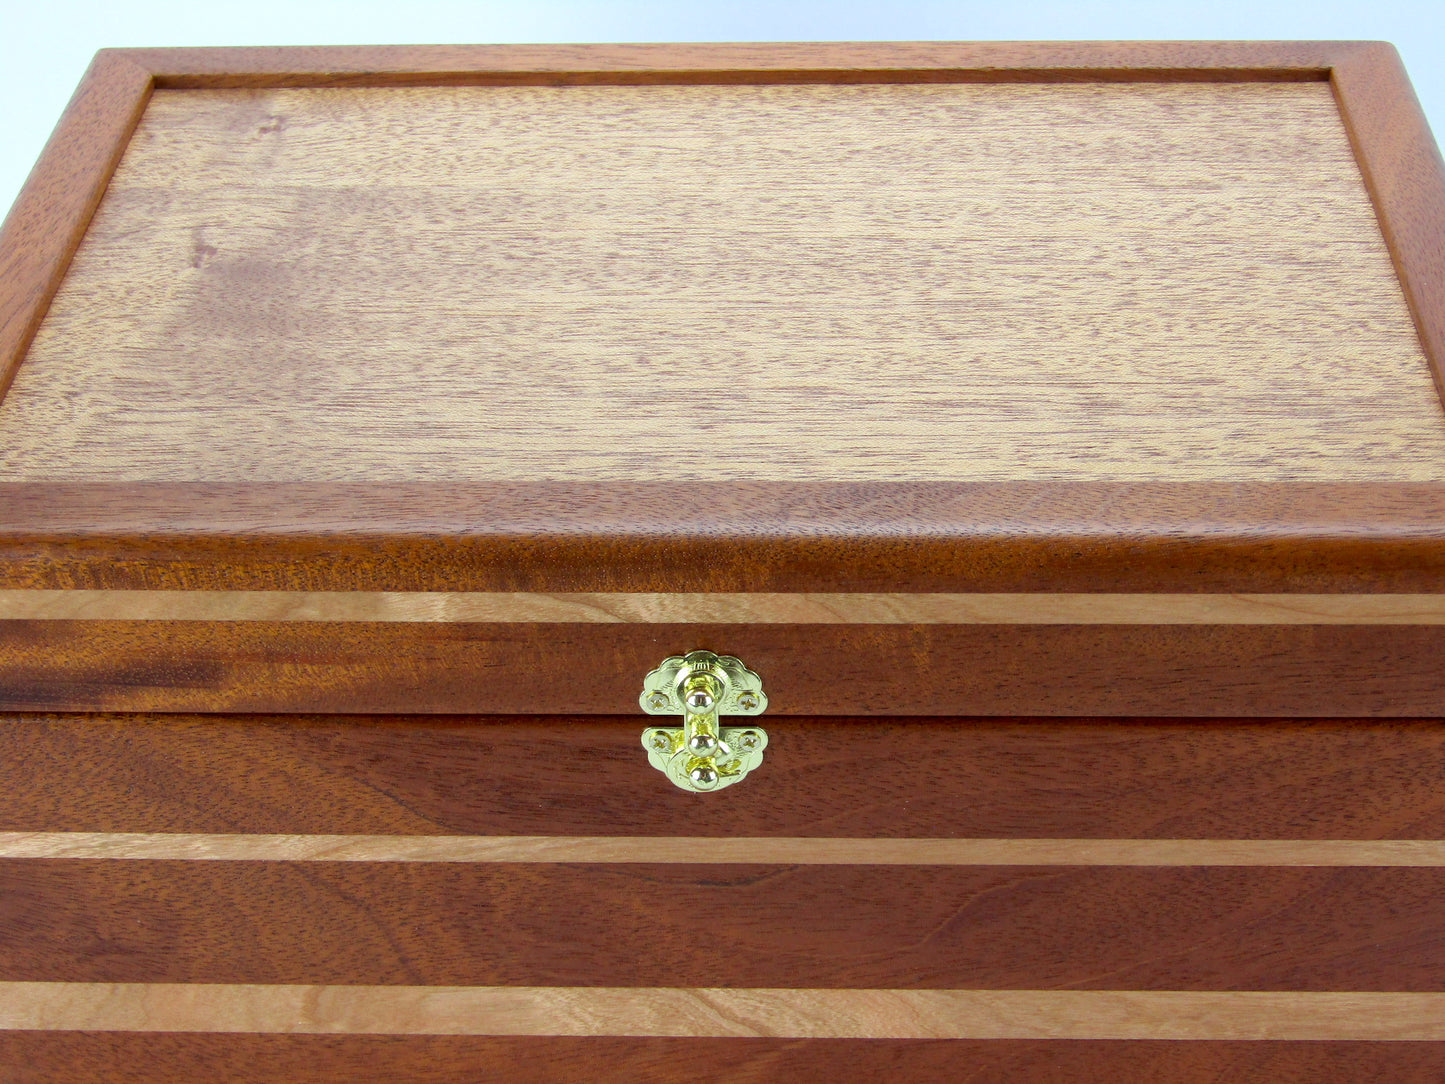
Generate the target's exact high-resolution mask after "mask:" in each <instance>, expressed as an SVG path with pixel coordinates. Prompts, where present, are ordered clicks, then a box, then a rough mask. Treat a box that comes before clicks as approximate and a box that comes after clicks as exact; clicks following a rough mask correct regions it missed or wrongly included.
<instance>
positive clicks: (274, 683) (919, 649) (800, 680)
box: [0, 620, 1445, 718]
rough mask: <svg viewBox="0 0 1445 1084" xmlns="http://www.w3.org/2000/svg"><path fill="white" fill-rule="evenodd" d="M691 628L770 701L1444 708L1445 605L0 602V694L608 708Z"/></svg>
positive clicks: (823, 709)
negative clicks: (326, 613)
mask: <svg viewBox="0 0 1445 1084" xmlns="http://www.w3.org/2000/svg"><path fill="white" fill-rule="evenodd" d="M697 648H707V649H710V650H713V651H717V652H718V653H720V654H727V655H737V656H738V657H740V658H742V659H743V660H745V661H746V662H747V664H748V666H749V667H751V668H752V669H753V670H754V671H756V672H757V673H758V674H760V675H762V678H763V681H764V683H765V687H766V689H767V692H768V697H769V709H768V711H769V718H776V717H778V716H788V715H849V716H856V715H886V716H897V715H927V716H958V715H1040V716H1070V715H1073V716H1097V715H1132V716H1161V715H1194V716H1216V717H1229V716H1241V715H1251V716H1274V717H1280V716H1294V717H1306V718H1308V717H1311V716H1341V717H1360V716H1371V715H1383V716H1404V717H1409V716H1433V715H1438V714H1440V713H1441V712H1442V711H1445V706H1442V705H1445V670H1442V668H1441V666H1440V659H1441V658H1442V657H1445V625H1415V624H1411V625H1280V624H1269V625H1018V624H1014V625H986V624H979V625H961V624H948V625H942V624H923V625H882V624H870V625H843V624H831V625H812V626H808V629H807V632H806V634H804V633H803V632H801V631H800V629H799V627H798V626H796V625H785V624H698V623H688V624H663V623H658V624H637V623H628V624H585V623H575V622H534V623H516V622H511V623H508V622H502V623H483V622H470V623H438V622H354V621H353V622H347V621H98V620H97V621H85V620H81V621H74V620H53V621H0V710H9V711H86V712H90V711H158V712H181V711H196V712H274V713H295V712H327V713H384V712H398V713H400V712H405V713H421V714H428V713H437V714H456V713H552V714H568V715H578V714H619V715H620V714H626V713H635V712H637V711H638V706H637V698H638V694H639V691H640V682H641V681H642V678H643V676H644V675H646V674H647V673H648V672H649V671H651V670H652V669H653V668H654V667H656V666H657V665H658V663H659V662H661V661H662V659H663V658H664V657H665V656H668V655H674V654H680V653H682V652H685V651H690V650H694V649H697ZM579 660H585V666H586V669H587V677H586V680H584V681H578V680H572V679H568V680H542V681H538V680H525V681H524V680H519V679H518V675H520V674H570V673H572V672H573V671H574V670H575V668H576V667H577V665H578V663H579ZM844 674H846V680H840V675H844ZM1323 674H1328V675H1329V678H1328V680H1322V678H1321V675H1323Z"/></svg>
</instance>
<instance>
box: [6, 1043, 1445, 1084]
mask: <svg viewBox="0 0 1445 1084" xmlns="http://www.w3.org/2000/svg"><path fill="white" fill-rule="evenodd" d="M700 1065H702V1066H706V1067H707V1069H708V1071H709V1072H711V1073H713V1074H715V1075H716V1076H717V1077H719V1078H722V1079H726V1080H728V1081H730V1082H736V1084H772V1082H774V1081H778V1080H788V1081H798V1082H803V1084H831V1082H834V1081H838V1080H848V1079H854V1080H863V1079H866V1080H882V1079H887V1080H891V1081H898V1082H901V1084H934V1082H936V1081H940V1080H948V1079H952V1078H954V1077H955V1076H956V1075H957V1073H958V1072H959V1067H960V1066H966V1067H967V1072H968V1073H969V1078H968V1079H969V1081H970V1084H1019V1082H1020V1081H1060V1080H1101V1079H1106V1078H1110V1077H1112V1078H1116V1079H1120V1080H1129V1081H1134V1080H1167V1081H1170V1082H1171V1084H1217V1082H1218V1081H1220V1080H1268V1081H1271V1082H1274V1084H1318V1082H1319V1081H1322V1080H1351V1081H1355V1080H1361V1081H1363V1080H1389V1081H1392V1082H1395V1084H1438V1081H1439V1079H1440V1077H1441V1075H1442V1074H1445V1044H1442V1043H1431V1042H1409V1041H1395V1042H1384V1043H1381V1042H1339V1041H1304V1042H1301V1041H1294V1042H1288V1041H1286V1042H1281V1041H1277V1040H1276V1041H1271V1040H1253V1041H1233V1042H1230V1041H1219V1040H1215V1041H1210V1040H1193V1041H1189V1042H1180V1041H1177V1040H1146V1039H1133V1040H1123V1041H1121V1040H1108V1039H1081V1040H1069V1039H1034V1040H1030V1039H1017V1040H1008V1039H982V1040H966V1039H949V1040H926V1039H919V1040H901V1039H895V1040H889V1039H751V1038H736V1037H734V1038H727V1039H701V1038H696V1037H691V1038H684V1039H677V1038H671V1039H669V1038H615V1037H614V1038H602V1037H587V1038H567V1037H560V1036H552V1037H546V1038H537V1037H513V1036H487V1037H481V1036H380V1035H280V1034H270V1035H257V1034H237V1033H231V1034H226V1035H217V1034H215V1033H209V1034H208V1033H203V1032H189V1033H185V1032H183V1033H175V1032H171V1033H162V1032H74V1031H69V1032H58V1031H28V1032H26V1031H0V1070H3V1071H4V1072H6V1073H7V1074H8V1075H7V1077H6V1079H7V1080H11V1081H13V1082H14V1084H57V1082H64V1084H69V1082H72V1081H77V1082H78V1081H95V1080H98V1079H102V1078H103V1079H104V1080H106V1081H107V1084H195V1081H197V1080H206V1081H214V1082H218V1084H230V1082H238V1084H242V1082H243V1084H295V1082H296V1081H297V1080H305V1081H306V1082H307V1084H353V1082H354V1081H356V1080H361V1079H367V1078H371V1079H381V1078H392V1079H405V1080H408V1081H416V1082H418V1084H476V1082H477V1081H478V1080H492V1079H505V1080H506V1081H508V1082H509V1084H555V1082H556V1081H558V1080H586V1081H590V1082H594V1084H637V1082H638V1081H639V1080H646V1081H649V1082H656V1084H691V1082H693V1081H695V1080H696V1079H697V1076H698V1071H699V1070H698V1067H699V1066H700Z"/></svg>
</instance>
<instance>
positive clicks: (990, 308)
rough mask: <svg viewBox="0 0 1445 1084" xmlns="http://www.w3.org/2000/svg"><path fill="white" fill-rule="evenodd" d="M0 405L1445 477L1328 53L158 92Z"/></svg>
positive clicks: (395, 447)
mask: <svg viewBox="0 0 1445 1084" xmlns="http://www.w3.org/2000/svg"><path fill="white" fill-rule="evenodd" d="M761 132H766V133H768V135H767V137H766V138H765V139H761V140H760V139H759V138H758V133H761ZM1040 132H1047V133H1049V136H1048V137H1047V138H1043V139H1041V138H1039V134H1038V133H1040ZM844 148H846V150H844ZM720 149H725V153H720ZM723 238H725V239H726V241H725V243H723V244H720V243H719V241H720V239H723ZM138 311H140V312H144V313H145V314H146V316H145V318H144V319H142V320H138V319H136V315H135V314H136V313H137V312H138ZM763 327H765V328H766V333H760V331H761V328H763ZM1021 358H1032V359H1039V361H1038V362H1037V363H1035V364H1032V365H1022V366H1021V365H1020V359H1021ZM669 385H676V386H678V387H689V388H693V387H715V388H716V389H717V392H716V395H715V396H706V395H685V396H681V397H677V396H672V395H666V394H663V395H659V394H658V391H659V389H660V388H664V387H667V386H669ZM398 418H405V419H406V421H405V424H397V419H398ZM0 430H3V432H4V434H5V438H4V441H3V444H0V479H4V480H8V481H41V480H45V481H52V480H59V479H66V480H79V481H109V482H152V481H183V482H193V483H194V482H211V483H214V482H235V481H247V482H249V483H251V484H264V483H269V482H277V481H285V482H338V481H346V482H362V481H365V482H373V483H377V484H385V483H391V482H417V481H446V480H451V479H457V480H466V481H481V480H493V479H495V480H515V481H517V482H526V481H528V480H530V479H533V478H538V477H542V478H552V479H577V480H587V481H592V482H596V481H638V480H642V481H652V480H656V479H658V478H668V479H672V478H675V479H679V480H682V479H690V480H692V481H694V482H697V483H700V484H705V483H708V482H713V483H726V482H728V481H732V480H737V479H758V478H764V479H782V480H790V481H798V480H816V481H845V482H848V481H861V480H876V481H910V482H925V481H932V480H947V481H956V480H973V481H985V480H1036V479H1073V480H1087V481H1100V480H1116V479H1117V480H1130V481H1138V480H1160V481H1174V480H1192V481H1217V480H1228V481H1234V482H1247V481H1286V480H1288V481H1310V480H1314V481H1343V480H1350V481H1363V480H1371V481H1441V480H1445V416H1442V412H1441V408H1440V402H1439V399H1438V397H1437V396H1436V394H1435V391H1434V389H1433V387H1432V385H1431V382H1430V377H1429V366H1428V363H1427V361H1426V359H1425V357H1424V355H1423V353H1422V352H1421V349H1420V345H1419V342H1418V340H1417V337H1416V335H1415V332H1414V329H1413V326H1412V324H1411V321H1410V317H1409V313H1408V311H1407V307H1406V305H1405V303H1404V298H1403V295H1402V294H1401V291H1400V285H1399V283H1398V281H1397V279H1396V278H1395V275H1394V272H1393V269H1392V266H1391V263H1390V259H1389V256H1388V252H1387V249H1386V246H1385V243H1384V240H1383V238H1382V236H1381V234H1380V230H1379V226H1378V224H1377V222H1376V220H1375V216H1374V214H1373V211H1372V208H1371V206H1370V201H1369V198H1368V195H1367V193H1366V191H1365V188H1364V185H1363V183H1362V180H1361V176H1360V172H1359V169H1358V167H1357V165H1356V164H1355V160H1354V157H1353V155H1352V153H1351V150H1350V146H1349V142H1348V139H1347V137H1346V134H1345V130H1344V127H1343V125H1342V123H1341V121H1340V118H1339V114H1338V110H1337V107H1336V105H1335V100H1334V97H1333V95H1332V93H1331V91H1330V88H1329V86H1328V85H1327V84H1325V83H1319V82H1313V83H1285V84H1281V83H1230V84H1222V83H1200V84H1181V83H1165V84H1156V83H1134V84H1107V83H1086V84H1079V85H1072V86H1064V85H1058V84H1007V85H999V84H991V85H977V84H952V85H933V84H928V85H922V84H915V85H881V86H871V87H870V86H761V87H742V86H739V87H726V88H720V87H569V88H545V87H512V88H499V87H435V88H373V89H347V90H321V89H277V90H270V91H239V90H217V91H197V90H191V91H176V90H171V91H165V90H163V91H157V92H156V93H155V95H154V96H153V97H152V99H151V101H150V104H149V106H148V107H147V110H146V113H145V116H144V118H143V119H142V121H141V124H140V126H139V128H138V129H137V130H136V133H135V135H134V136H133V138H132V140H131V143H130V146H129V148H128V150H127V152H126V155H125V158H124V160H123V161H122V163H121V165H120V167H119V169H118V170H117V171H116V173H115V175H114V177H113V178H112V180H111V183H110V187H109V189H108V192H107V195H106V197H105V201H104V202H103V204H102V206H101V208H100V210H99V212H98V213H97V215H96V217H95V218H94V220H93V221H92V224H91V226H90V228H89V230H88V232H87V234H86V238H85V241H84V243H83V244H82V245H81V247H80V250H79V252H78V253H77V255H76V258H75V261H74V262H73V264H72V267H71V270H70V273H69V275H68V276H67V278H66V281H65V284H64V286H63V287H62V288H61V290H60V292H59V294H58V295H57V297H56V299H55V301H54V302H53V303H52V305H51V308H50V312H49V315H48V316H47V317H46V320H45V323H44V324H43V326H42V328H41V330H40V332H39V333H38V335H37V337H36V339H35V341H34V344H33V345H32V346H31V349H30V352H29V355H28V357H27V360H26V363H25V365H24V367H23V369H22V370H21V372H20V375H19V376H18V377H17V379H16V382H15V384H14V386H13V387H12V388H11V391H10V394H9V395H8V397H7V398H6V399H5V401H4V404H3V408H0Z"/></svg>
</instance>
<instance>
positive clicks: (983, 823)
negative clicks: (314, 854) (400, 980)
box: [0, 715, 1445, 841]
mask: <svg viewBox="0 0 1445 1084" xmlns="http://www.w3.org/2000/svg"><path fill="white" fill-rule="evenodd" d="M766 721H767V727H768V732H769V736H770V739H771V740H770V744H769V747H768V754H767V759H766V762H765V763H764V765H763V767H762V768H761V769H759V771H758V772H757V773H755V774H754V775H753V777H752V778H750V779H749V780H748V781H747V783H746V784H745V785H742V786H738V787H734V788H732V789H730V790H729V791H728V792H727V793H726V795H723V796H719V797H722V798H723V799H724V805H725V806H726V816H725V817H705V818H701V819H700V818H698V817H697V816H696V813H697V809H698V802H697V798H696V796H695V795H691V794H685V793H683V792H682V791H679V790H677V789H676V788H674V787H672V786H670V785H669V784H667V782H666V781H665V780H664V779H662V778H661V777H660V776H659V775H658V773H657V772H655V771H654V770H653V769H652V768H651V767H650V766H649V765H648V764H647V760H646V757H645V756H644V755H643V752H642V748H641V745H640V744H639V741H638V736H639V734H640V728H641V723H642V717H640V716H632V717H617V718H599V717H595V716H594V717H576V716H565V717H554V718H548V717H520V718H519V717H511V718H506V717H492V718H486V717H470V718H442V717H437V716H430V717H415V716H413V717H393V718H387V717H377V716H366V717H344V716H343V717H305V716H292V717H280V718H278V717H264V716H239V717H238V716H228V717H217V716H173V715H163V716H150V717H146V716H125V715H121V716H53V715H50V716H13V715H12V716H8V717H0V752H3V755H0V830H5V831H13V832H67V833H69V832H106V833H115V832H163V833H205V834H216V833H234V832H240V833H261V834H285V835H308V834H311V835H314V834H323V835H329V834H335V833H343V832H344V833H364V834H374V835H388V836H397V835H412V836H417V835H420V836H434V835H453V836H455V835H462V836H477V835H481V836H498V835H503V836H541V835H550V836H589V835H597V834H605V835H608V836H627V837H659V836H667V835H671V834H676V833H678V832H680V831H684V830H685V831H686V833H687V834H689V835H704V836H709V837H714V838H716V837H722V838H727V837H730V836H742V837H754V838H757V837H797V836H808V837H813V838H815V839H818V840H820V841H821V840H825V839H830V838H843V839H848V838H859V837H873V838H882V839H899V838H920V837H923V838H928V837H934V838H937V837H945V838H953V839H970V838H971V839H979V838H982V839H1000V838H1003V839H1038V838H1064V839H1095V840H1116V839H1155V840H1161V839H1162V840H1180V839H1196V840H1197V839H1206V840H1207V839H1233V840H1242V839H1252V840H1269V839H1293V840H1324V841H1327V840H1358V841H1380V840H1427V841H1428V840H1440V839H1445V723H1442V722H1440V721H1438V720H1416V721H1379V720H1365V719H1344V720H1313V721H1300V720H1288V721H1285V720H1209V721H1204V722H1201V721H1190V720H1160V719H1152V720H1118V719H1111V720H1098V719H1094V720H1070V719H1049V720H1044V719H947V720H944V719H828V718H778V719H768V720H766ZM925 763H926V764H927V765H929V770H928V772H927V773H926V774H920V772H919V770H918V765H919V764H925ZM820 774H821V775H822V776H823V777H825V778H826V780H827V786H826V787H819V785H818V780H819V777H820ZM683 826H685V829H684V827H683Z"/></svg>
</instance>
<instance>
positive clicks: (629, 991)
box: [0, 982, 1445, 1041]
mask: <svg viewBox="0 0 1445 1084" xmlns="http://www.w3.org/2000/svg"><path fill="white" fill-rule="evenodd" d="M0 1029H4V1030H27V1031H34V1030H42V1031H217V1032H284V1033H299V1034H318V1033H329V1034H371V1035H634V1036H682V1037H691V1036H698V1037H701V1036H718V1037H739V1038H742V1037H749V1036H773V1037H780V1038H799V1039H822V1038H830V1039H1234V1040H1240V1039H1244V1040H1251V1039H1254V1040H1263V1039H1275V1040H1281V1039H1283V1040H1326V1039H1353V1040H1375V1041H1378V1040H1422V1039H1426V1040H1429V1039H1434V1040H1441V1039H1445V994H1438V993H1425V994H1402V993H1334V992H1330V993H1295V992H1289V993H1274V992H1269V993H1263V992H1253V991H1251V992H1223V993H1221V992H1192V991H1191V992H1180V991H1162V992H1161V991H1148V992H1145V991H1116V990H1089V991H1076V990H778V989H773V990H768V989H659V988H634V987H540V986H511V987H506V986H503V987H498V986H470V987H467V986H263V985H220V984H199V983H198V984H176V983H63V982H6V983H0Z"/></svg>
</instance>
